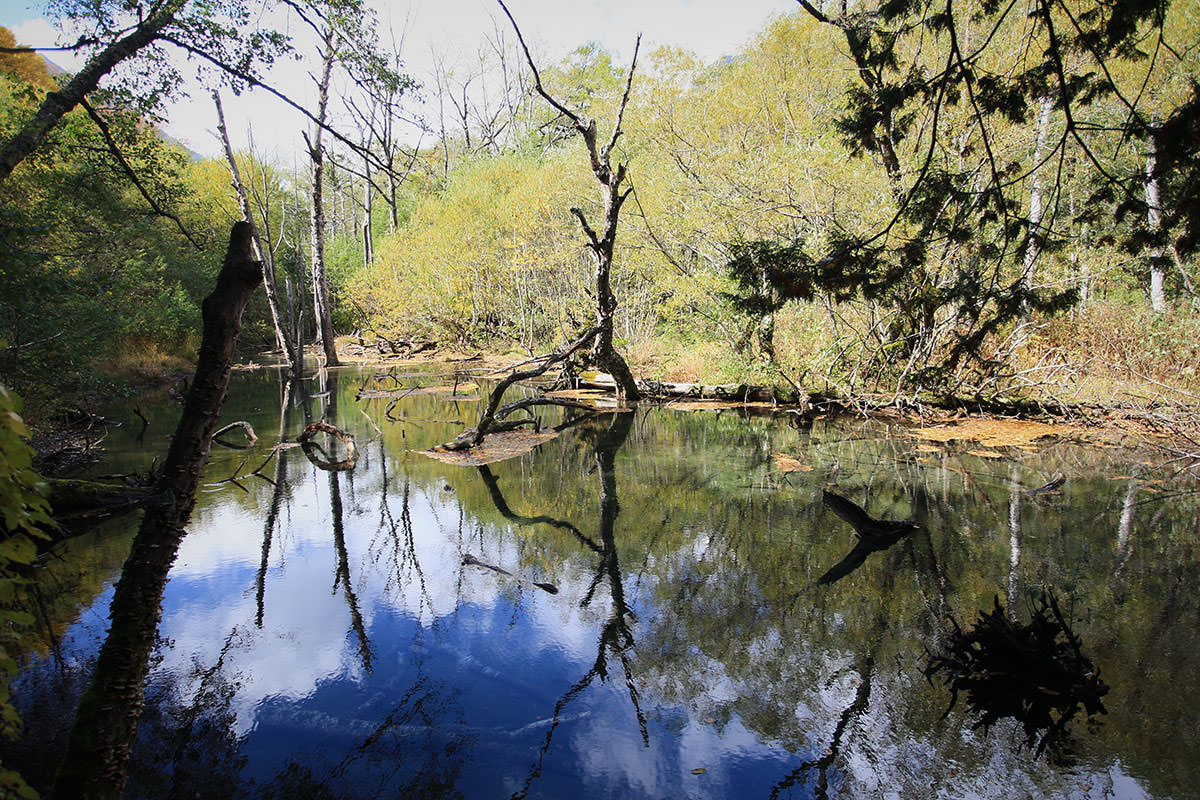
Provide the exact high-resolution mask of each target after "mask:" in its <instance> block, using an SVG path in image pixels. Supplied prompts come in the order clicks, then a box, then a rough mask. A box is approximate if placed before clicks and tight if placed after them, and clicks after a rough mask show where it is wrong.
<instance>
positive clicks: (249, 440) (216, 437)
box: [212, 420, 258, 450]
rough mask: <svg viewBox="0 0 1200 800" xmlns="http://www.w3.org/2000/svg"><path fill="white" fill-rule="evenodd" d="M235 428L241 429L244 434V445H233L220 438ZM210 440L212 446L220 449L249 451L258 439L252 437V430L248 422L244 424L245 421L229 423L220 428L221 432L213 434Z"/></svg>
mask: <svg viewBox="0 0 1200 800" xmlns="http://www.w3.org/2000/svg"><path fill="white" fill-rule="evenodd" d="M235 428H241V430H242V432H243V433H245V434H246V444H234V443H233V442H227V441H225V440H224V439H222V438H221V437H222V436H224V435H225V434H227V433H229V432H230V431H231V430H234V429H235ZM212 440H213V444H219V445H221V446H222V447H229V448H232V449H234V450H249V449H250V448H251V447H253V446H254V443H255V442H257V441H258V437H257V436H255V435H254V428H252V427H250V423H249V422H246V421H245V420H238V421H237V422H231V423H229V424H228V425H226V426H225V427H224V428H221V430H219V431H217V432H216V433H214V434H213V439H212Z"/></svg>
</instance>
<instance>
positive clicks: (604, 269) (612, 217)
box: [497, 0, 642, 400]
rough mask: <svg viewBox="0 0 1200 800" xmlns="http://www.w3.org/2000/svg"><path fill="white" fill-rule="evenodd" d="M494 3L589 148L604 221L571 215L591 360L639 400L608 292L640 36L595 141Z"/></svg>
mask: <svg viewBox="0 0 1200 800" xmlns="http://www.w3.org/2000/svg"><path fill="white" fill-rule="evenodd" d="M497 2H499V3H500V7H501V8H502V9H504V13H505V15H507V16H508V19H509V21H510V22H511V23H512V26H513V30H514V31H516V34H517V40H518V41H519V42H520V43H521V49H522V50H523V51H524V53H525V60H526V62H527V63H528V64H529V69H530V71H531V72H533V81H534V88H535V89H537V93H538V94H539V95H541V96H542V98H543V99H544V100H545V101H546V102H547V103H549V104H550V105H551V106H552V107H553V108H554V109H555V110H556V111H558V112H559V113H560V114H562V115H563V116H564V117H566V118H567V119H568V120H569V121H570V122H571V125H572V126H573V127H574V128H575V130H576V131H578V132H579V134H580V136H581V137H582V138H583V143H584V146H585V147H586V148H587V153H588V159H589V160H590V162H591V167H592V174H593V175H595V176H596V181H597V182H598V183H599V184H600V199H601V202H602V204H603V208H604V223H603V225H602V226H601V227H600V231H599V233H597V232H596V230H595V229H593V228H592V226H591V225H590V224H589V223H588V220H587V216H586V215H585V214H584V213H583V210H582V209H580V208H577V207H575V208H572V209H571V213H572V214H574V215H575V217H576V219H578V220H579V224H580V226H581V227H582V228H583V232H584V234H585V235H586V236H587V239H588V248H589V249H590V250H591V251H592V256H593V262H594V265H595V269H594V277H595V295H596V325H597V327H598V328H599V329H600V333H599V335H598V336H597V337H596V341H595V343H594V344H593V345H592V352H591V360H592V362H593V363H594V364H595V365H596V366H598V367H599V368H600V369H603V370H605V371H606V372H608V373H610V374H611V375H612V376H613V378H614V380H615V381H616V384H617V394H618V395H620V396H623V397H625V398H627V399H629V400H637V399H638V398H640V397H641V393H640V392H639V390H638V387H637V382H636V381H635V380H634V377H633V373H632V372H631V371H630V369H629V365H628V364H627V363H625V359H624V358H623V357H622V356H621V354H620V353H618V352H617V350H616V348H615V347H614V346H613V317H614V315H615V314H616V310H617V298H616V295H614V294H613V291H612V264H613V250H614V247H615V245H616V242H617V222H618V219H619V217H620V214H621V206H622V205H623V204H624V203H625V200H626V199H627V198H628V197H629V195H630V193H631V192H632V191H633V189H632V188H630V189H622V184H623V183H624V181H625V167H626V165H625V164H621V163H618V164H617V165H616V168H615V169H614V168H613V164H612V150H613V147H615V146H616V144H617V139H618V138H619V137H620V136H621V121H622V118H623V117H624V115H625V107H626V106H627V105H628V103H629V92H630V89H631V88H632V86H633V73H634V70H635V69H636V68H637V56H638V48H639V47H640V46H641V43H642V37H641V36H639V37H638V39H637V42H636V44H635V45H634V48H633V59H632V60H631V61H630V64H629V74H628V75H627V77H626V81H625V92H624V93H623V94H622V95H621V102H620V105H619V106H618V108H617V116H616V120H615V121H614V122H613V127H612V133H611V134H610V135H609V137H608V141H607V142H605V143H604V144H601V143H600V142H599V141H598V139H597V132H596V120H594V119H593V120H585V119H583V118H582V117H580V116H579V115H578V114H576V113H575V112H574V111H572V110H571V109H569V108H567V107H566V106H564V105H563V104H562V103H560V102H559V101H558V100H556V99H555V98H554V97H553V96H552V95H551V94H550V93H549V92H548V91H547V90H546V89H545V87H544V86H543V85H542V77H541V74H540V73H539V72H538V69H537V65H536V64H534V62H533V56H532V55H530V53H529V47H528V46H527V45H526V44H525V37H523V36H522V35H521V29H520V28H519V27H518V26H517V21H516V20H515V19H513V16H512V14H511V13H510V12H509V10H508V6H506V5H504V2H503V0H497Z"/></svg>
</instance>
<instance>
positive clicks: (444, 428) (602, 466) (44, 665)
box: [4, 368, 1200, 800]
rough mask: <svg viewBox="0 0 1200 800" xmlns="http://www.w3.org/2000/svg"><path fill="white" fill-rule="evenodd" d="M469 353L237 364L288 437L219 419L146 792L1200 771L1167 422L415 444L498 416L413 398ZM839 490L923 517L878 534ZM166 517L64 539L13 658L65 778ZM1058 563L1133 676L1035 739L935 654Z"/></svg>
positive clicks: (550, 793) (579, 433)
mask: <svg viewBox="0 0 1200 800" xmlns="http://www.w3.org/2000/svg"><path fill="white" fill-rule="evenodd" d="M449 383H453V379H447V378H446V377H445V376H441V377H439V376H435V375H432V374H430V375H414V374H408V373H402V371H400V370H392V371H390V373H389V372H385V371H379V370H375V369H362V370H359V369H354V368H348V369H344V370H334V371H330V372H328V373H325V374H323V375H320V376H318V377H317V378H314V379H313V380H311V381H309V382H308V383H307V384H306V385H307V391H306V392H300V391H294V392H293V391H288V390H286V389H285V388H284V386H283V385H282V383H281V381H280V377H279V374H278V373H277V372H275V371H272V370H266V371H257V372H242V373H237V374H235V376H234V380H233V383H232V385H231V389H230V395H229V400H228V402H227V404H226V407H225V410H224V412H223V414H222V424H224V423H226V422H230V421H234V420H246V421H248V422H250V423H251V425H252V426H253V428H254V430H255V431H256V432H257V434H258V436H259V440H258V442H257V443H256V444H255V445H254V446H253V447H252V448H251V449H232V448H224V447H215V448H214V451H213V455H212V458H211V460H210V463H209V465H208V467H207V472H206V476H207V478H206V480H207V485H206V486H205V487H204V489H203V490H202V494H201V496H200V498H199V500H198V503H197V506H196V511H195V513H194V515H193V517H192V522H191V525H190V526H189V529H188V530H189V533H188V535H187V537H186V538H185V539H184V541H183V544H182V547H181V548H180V551H179V555H178V559H177V561H176V562H175V565H174V567H173V570H172V572H171V574H170V580H169V582H168V585H167V588H166V591H165V594H164V596H163V616H162V622H161V625H160V627H159V638H158V643H157V646H156V648H155V652H154V655H153V662H152V668H151V674H150V680H149V683H148V688H147V695H146V708H145V713H144V715H143V717H142V722H141V727H140V731H139V737H138V742H137V745H136V747H135V750H134V755H133V759H132V763H131V766H130V772H129V783H128V784H127V790H126V796H128V797H131V798H168V797H177V796H178V797H183V796H186V797H189V798H191V797H203V798H221V800H231V799H232V798H240V797H245V798H270V797H280V798H282V797H289V798H306V797H320V798H343V797H344V798H384V797H387V798H395V797H414V798H415V797H421V798H441V797H445V798H507V797H512V798H520V797H529V798H538V797H542V798H572V799H573V800H576V799H578V798H605V797H614V798H615V797H620V798H666V797H671V798H681V797H696V798H700V797H710V798H724V797H738V798H745V797H760V798H776V797H778V798H809V797H844V798H852V797H853V798H859V797H878V798H910V797H953V798H961V797H982V798H988V797H996V798H1012V797H1072V798H1100V797H1108V798H1147V797H1155V798H1159V797H1162V798H1165V797H1173V798H1186V797H1197V796H1200V788H1198V787H1200V686H1198V683H1200V681H1198V680H1197V675H1198V674H1200V670H1197V669H1196V667H1195V664H1196V663H1197V657H1198V656H1200V610H1198V609H1200V603H1198V602H1197V596H1200V552H1198V544H1200V494H1197V487H1196V484H1195V482H1194V481H1191V480H1188V479H1187V478H1186V477H1184V476H1179V475H1176V474H1174V473H1172V471H1171V469H1170V468H1169V467H1164V466H1161V465H1158V464H1157V459H1156V457H1155V456H1154V454H1153V453H1152V452H1149V451H1138V450H1133V449H1127V448H1117V447H1101V446H1098V445H1096V444H1093V443H1088V442H1085V441H1080V440H1078V439H1072V438H1070V437H1066V438H1058V439H1048V440H1042V441H1041V442H1039V443H1038V446H1037V447H1036V448H1035V447H1025V448H1020V447H1015V446H1009V447H992V448H984V447H981V446H980V445H979V444H978V443H974V444H972V443H965V444H944V445H937V446H931V445H930V444H928V443H922V442H921V441H920V440H918V439H916V438H914V437H912V436H911V435H909V433H908V431H907V430H906V429H905V428H904V427H902V426H900V425H898V424H888V423H885V422H866V421H861V420H858V421H854V420H851V421H845V420H843V421H833V420H821V419H818V420H817V421H816V422H815V423H814V424H813V425H812V426H811V427H808V426H801V425H797V424H795V422H796V420H795V419H794V418H793V417H792V416H791V415H786V414H781V415H775V416H770V415H767V416H748V415H746V414H744V413H740V412H739V411H738V410H736V409H727V410H724V411H721V412H720V413H715V412H684V411H679V410H673V409H670V408H642V409H639V410H637V411H634V412H626V413H605V414H599V415H596V416H592V417H590V418H582V419H581V418H580V417H581V416H582V415H580V414H579V412H574V411H572V412H562V411H561V410H560V409H553V410H550V411H546V412H544V417H545V421H546V423H547V424H548V425H562V427H563V430H562V432H561V434H560V435H559V436H558V437H557V438H555V439H553V440H552V441H549V442H547V443H545V444H542V445H541V446H540V447H538V448H537V449H536V450H534V451H532V452H531V453H528V454H526V455H523V456H521V457H519V458H516V459H513V460H509V461H505V462H502V463H496V464H492V465H490V466H488V467H464V466H452V465H447V464H443V463H439V462H437V461H434V460H431V459H429V458H427V457H426V456H424V455H422V454H420V452H418V451H421V450H424V449H426V448H429V447H430V446H431V445H434V444H437V443H439V442H443V441H446V440H448V439H450V438H452V437H453V436H454V435H455V434H457V433H459V432H460V431H461V430H462V429H463V427H464V423H465V424H466V425H470V424H472V423H473V420H474V418H475V417H476V416H477V415H478V413H479V406H480V403H479V402H478V401H477V400H472V399H471V397H470V394H471V393H472V392H473V390H472V389H471V388H470V387H466V388H464V387H459V388H458V390H457V392H455V391H454V390H453V389H452V388H443V389H442V390H440V391H433V392H411V393H408V394H406V395H404V396H403V397H399V398H398V399H397V397H396V395H398V394H401V393H402V392H403V391H404V390H407V389H411V388H413V387H433V386H437V385H442V386H444V387H446V386H448V384H449ZM370 390H374V391H373V394H374V395H376V396H368V397H363V396H362V394H363V392H364V391H368V392H369V393H371V392H370ZM381 390H386V391H389V392H392V396H377V395H379V394H380V392H381ZM396 390H401V391H396ZM305 394H307V395H308V396H309V397H308V398H307V399H305V398H304V397H303V395H305ZM141 402H142V411H143V412H146V414H147V416H149V417H150V418H151V420H152V422H151V424H150V426H149V428H148V429H147V430H146V431H145V432H144V434H143V435H142V436H141V437H140V439H139V438H136V433H137V429H138V428H139V427H140V426H139V425H138V424H136V418H134V417H132V415H130V417H129V418H130V424H127V425H125V426H124V427H123V428H121V429H119V430H114V431H113V432H112V433H111V434H110V438H109V440H108V441H107V442H106V447H107V448H108V452H109V453H110V455H111V457H112V458H111V460H110V462H109V463H106V464H105V465H104V467H103V469H104V470H106V471H125V470H132V469H145V468H146V467H147V466H148V465H149V464H150V462H151V459H152V458H153V457H154V456H156V455H159V454H161V453H163V452H165V440H166V436H167V435H169V433H170V432H171V430H172V429H173V427H174V424H175V419H176V416H177V410H176V408H175V407H174V406H173V405H172V404H171V402H170V401H169V399H167V398H165V397H164V398H163V399H162V401H161V406H160V407H159V408H158V409H157V413H153V414H152V413H150V410H149V409H148V407H147V403H146V401H145V400H142V401H141ZM322 418H324V419H327V420H329V421H331V422H334V423H336V424H337V425H339V426H341V427H342V428H344V429H346V430H348V431H350V432H352V433H353V434H354V435H355V437H356V440H357V445H358V450H359V454H358V459H357V462H356V463H355V465H354V468H353V469H349V470H341V471H330V470H326V469H321V468H319V467H318V466H317V465H316V464H314V461H334V460H337V458H338V453H339V452H340V451H338V450H337V448H338V447H339V446H340V445H338V443H337V442H336V441H329V442H326V443H325V446H326V447H327V448H328V449H329V452H328V453H325V454H320V453H313V452H311V451H310V452H309V453H308V455H307V456H306V453H305V452H304V451H302V450H301V449H300V448H296V447H291V448H286V449H279V450H276V451H273V450H272V448H273V446H274V445H276V444H277V443H278V442H279V441H281V440H282V441H287V442H292V441H294V440H295V438H296V436H297V435H298V433H299V432H300V431H301V430H302V429H303V428H304V426H305V425H306V424H307V422H308V421H313V420H318V419H322ZM238 436H239V435H238V434H235V435H233V436H231V439H232V440H233V441H235V442H241V441H242V440H241V439H240V438H238ZM781 454H783V455H786V456H789V457H791V458H792V459H794V460H795V462H798V463H795V462H787V461H781V460H780V459H779V456H780V455H781ZM310 456H311V458H310ZM781 467H786V469H787V471H784V469H781ZM1059 473H1061V474H1062V476H1064V477H1065V478H1066V480H1065V482H1064V483H1062V485H1061V486H1060V487H1058V488H1054V489H1051V490H1047V491H1043V492H1031V490H1034V489H1036V488H1037V487H1041V486H1043V485H1044V484H1046V483H1047V482H1048V481H1050V480H1051V479H1052V477H1053V476H1056V475H1057V474H1059ZM825 491H830V492H834V493H836V494H837V495H839V496H841V497H844V498H847V499H848V500H850V501H852V502H853V503H855V504H858V505H861V506H862V507H863V508H865V510H866V512H867V513H868V514H870V515H871V516H873V517H875V518H881V519H887V520H896V519H902V518H911V519H912V520H914V521H915V523H916V524H917V525H918V527H917V528H916V529H915V530H913V531H911V532H909V533H907V534H905V535H903V536H899V537H897V538H896V540H895V541H894V542H892V543H890V546H886V547H884V546H881V547H879V548H878V549H876V550H872V551H870V552H867V553H866V554H865V557H852V558H849V559H847V556H848V554H850V553H851V552H852V550H853V549H854V548H855V544H856V541H857V540H856V537H855V534H854V532H853V530H852V529H851V527H850V525H849V524H847V523H846V522H845V521H843V519H842V518H839V516H838V515H837V514H836V513H834V512H833V510H832V509H831V506H830V504H829V502H828V501H824V502H823V492H825ZM136 528H137V516H136V515H129V516H126V517H124V518H120V519H117V520H113V521H110V522H109V523H107V524H105V525H104V526H102V527H100V528H98V529H95V530H93V531H92V532H90V533H88V534H87V535H85V536H82V537H79V538H77V539H74V540H71V541H69V542H67V543H66V544H65V545H64V546H63V547H62V548H61V549H60V551H59V552H58V553H57V554H56V557H55V558H53V559H52V560H51V562H50V563H49V565H48V567H47V570H46V575H45V576H44V579H43V580H42V582H41V585H40V587H39V589H40V598H39V605H40V608H39V610H38V616H39V618H40V619H41V620H42V622H41V624H40V625H39V629H40V631H39V636H40V640H41V643H40V644H39V646H38V647H37V648H36V650H35V651H34V652H31V653H29V654H28V656H27V659H26V662H25V665H24V668H23V671H22V673H21V675H20V677H19V679H18V681H17V682H16V685H15V687H14V689H15V696H16V701H17V703H18V706H19V708H20V711H21V713H22V716H23V717H24V718H25V720H26V735H25V737H24V739H22V740H21V741H20V742H18V743H16V744H6V745H4V762H5V764H6V765H8V766H13V767H16V768H18V769H20V770H21V771H22V772H23V774H25V776H26V777H27V779H28V780H29V781H30V782H31V783H32V784H33V785H35V786H37V787H40V788H43V789H45V788H46V787H48V786H49V784H50V781H51V779H52V775H53V770H54V766H55V763H56V760H57V754H58V753H59V752H60V751H61V749H62V747H63V742H64V739H65V736H66V731H67V729H68V728H69V725H70V721H71V717H72V714H73V710H74V706H75V703H76V701H77V700H78V696H79V694H80V693H81V692H82V690H83V688H84V686H86V682H87V679H88V673H89V669H90V665H91V664H92V663H93V662H94V659H95V656H96V653H97V651H98V649H99V645H100V643H101V641H102V639H103V637H104V635H105V631H106V626H107V618H106V613H107V607H108V602H109V600H110V598H111V595H112V588H113V583H114V581H115V580H116V579H117V577H118V576H119V573H120V569H121V564H122V562H123V559H124V557H125V555H126V553H127V551H128V547H129V543H130V541H131V538H132V536H133V534H134V533H135V532H136ZM859 555H860V556H861V555H862V553H861V552H860V553H859ZM839 564H842V566H841V567H836V565H839ZM822 579H824V580H822ZM538 584H541V585H540V586H539V585H538ZM552 590H557V591H552ZM1044 590H1053V591H1054V593H1055V596H1056V597H1057V598H1058V602H1059V603H1060V605H1061V607H1062V609H1063V611H1064V613H1065V614H1066V615H1067V616H1068V617H1069V618H1070V620H1072V621H1073V626H1074V631H1075V634H1076V635H1078V636H1079V639H1080V643H1081V647H1082V649H1083V651H1084V652H1085V653H1086V655H1087V656H1089V657H1090V659H1091V661H1092V662H1093V663H1094V664H1095V666H1096V667H1097V668H1098V669H1099V670H1100V676H1101V678H1102V679H1103V680H1104V682H1105V683H1106V684H1107V685H1108V686H1109V687H1110V691H1109V692H1108V694H1107V695H1106V696H1105V697H1104V705H1105V707H1106V708H1107V711H1108V713H1107V714H1106V715H1104V716H1102V717H1099V718H1098V719H1099V720H1100V724H1099V725H1096V724H1088V722H1087V720H1085V719H1084V717H1083V715H1082V713H1081V714H1080V716H1079V717H1078V718H1077V719H1076V720H1075V721H1074V722H1073V724H1072V725H1071V728H1070V736H1069V738H1068V739H1067V740H1066V741H1065V743H1064V744H1063V746H1061V747H1055V748H1052V749H1049V750H1047V752H1045V753H1043V754H1041V755H1036V754H1035V752H1034V751H1033V750H1031V749H1030V747H1029V746H1028V745H1027V744H1026V739H1025V735H1024V733H1023V731H1022V729H1021V727H1020V725H1019V724H1018V723H1016V722H1014V721H1012V720H1006V719H1002V720H1000V721H999V722H998V723H997V724H995V725H994V726H992V727H991V729H990V730H989V731H988V732H987V733H986V735H985V733H984V731H982V730H977V729H975V728H974V723H975V721H976V719H977V717H976V716H975V715H973V714H972V713H971V712H970V710H969V709H968V708H967V706H966V703H965V697H960V698H959V703H958V704H957V705H956V706H955V707H954V709H953V710H951V711H950V712H949V714H946V715H945V716H943V714H944V712H945V711H946V709H947V707H948V706H949V705H950V700H951V695H950V692H949V690H948V689H947V688H946V687H945V686H944V685H943V684H942V682H941V681H940V680H934V681H933V682H931V681H928V680H927V679H926V678H925V676H924V675H923V673H922V670H923V668H924V667H925V665H926V663H927V659H928V657H929V656H928V654H929V653H930V652H931V651H936V650H937V649H938V648H939V647H942V646H943V645H944V643H945V641H946V639H947V636H948V633H949V631H951V630H952V629H953V625H954V623H953V622H952V620H957V621H958V622H959V623H960V624H961V625H962V626H963V627H964V628H965V627H968V626H969V625H971V624H972V623H974V621H975V620H976V619H977V618H978V615H979V613H980V612H982V611H990V610H992V609H993V607H994V603H995V602H996V600H997V599H999V602H1000V603H1001V604H1002V606H1004V607H1005V608H1006V609H1007V610H1008V613H1013V614H1015V616H1016V617H1018V618H1025V617H1028V615H1029V613H1030V612H1031V609H1032V608H1033V606H1034V600H1033V598H1034V597H1035V596H1038V593H1039V592H1042V591H1044Z"/></svg>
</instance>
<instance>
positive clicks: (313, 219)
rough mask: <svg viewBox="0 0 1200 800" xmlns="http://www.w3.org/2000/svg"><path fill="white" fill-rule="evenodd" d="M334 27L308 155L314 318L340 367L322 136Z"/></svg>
mask: <svg viewBox="0 0 1200 800" xmlns="http://www.w3.org/2000/svg"><path fill="white" fill-rule="evenodd" d="M333 35H334V31H333V27H332V26H331V27H329V28H328V30H327V32H326V35H325V42H324V46H325V49H324V51H323V52H322V56H321V77H320V79H319V80H318V81H317V113H316V115H315V119H316V122H317V124H316V129H315V130H314V131H313V135H312V139H311V140H309V142H308V155H309V158H310V159H311V160H312V213H311V215H310V218H309V219H310V225H309V240H310V244H311V247H312V293H313V315H314V317H315V318H316V323H317V338H318V339H320V341H321V347H322V349H323V350H324V351H325V364H326V366H329V367H336V366H339V365H340V364H341V362H340V361H338V355H337V342H336V341H335V340H334V334H333V319H332V317H331V312H330V308H329V283H328V281H327V280H326V278H325V207H324V203H325V198H324V192H323V188H324V187H323V182H324V180H325V151H324V149H322V146H321V135H322V133H324V131H325V114H326V109H327V108H328V106H329V78H330V75H331V74H332V73H333V60H334V58H335V56H336V51H335V49H334V46H333Z"/></svg>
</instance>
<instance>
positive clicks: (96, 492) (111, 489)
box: [46, 478, 154, 522]
mask: <svg viewBox="0 0 1200 800" xmlns="http://www.w3.org/2000/svg"><path fill="white" fill-rule="evenodd" d="M46 485H47V487H48V488H49V491H48V492H47V496H46V499H47V500H49V501H50V511H51V515H52V516H53V517H54V519H55V521H56V522H75V521H78V520H81V519H87V518H100V517H105V516H109V515H111V514H115V513H119V512H122V511H127V510H129V509H132V508H136V507H137V506H139V505H141V504H143V503H145V502H147V501H148V500H149V499H150V498H151V497H153V496H154V492H153V490H152V488H151V487H150V486H130V485H129V484H127V483H110V482H108V481H89V480H81V479H78V478H48V479H47V480H46Z"/></svg>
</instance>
